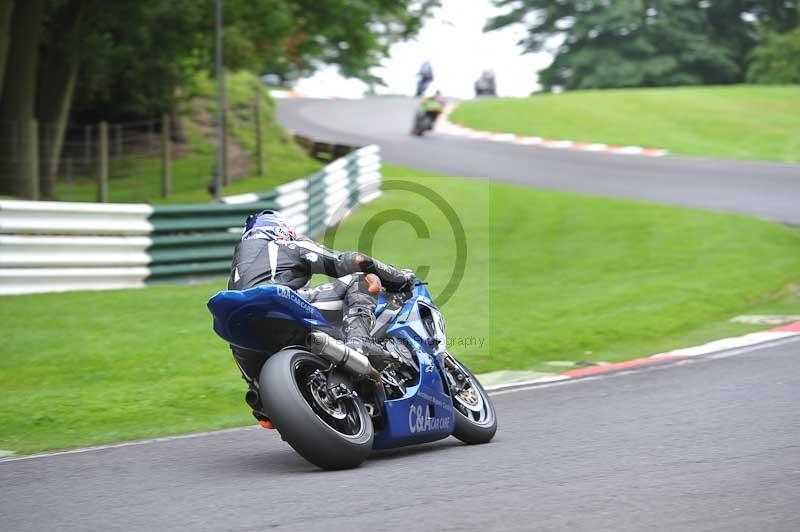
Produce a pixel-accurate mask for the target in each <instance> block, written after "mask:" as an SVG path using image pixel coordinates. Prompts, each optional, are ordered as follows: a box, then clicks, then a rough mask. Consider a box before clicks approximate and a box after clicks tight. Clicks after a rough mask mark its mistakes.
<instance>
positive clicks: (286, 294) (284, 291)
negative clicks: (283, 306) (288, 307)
mask: <svg viewBox="0 0 800 532" xmlns="http://www.w3.org/2000/svg"><path fill="white" fill-rule="evenodd" d="M276 289H277V292H278V297H283V298H285V299H288V300H289V301H291V302H292V303H294V304H295V305H297V306H298V307H300V308H302V309H303V310H304V311H306V312H308V313H313V312H314V311H313V309H314V307H313V306H311V305H310V304H309V303H308V302H307V301H305V300H304V299H302V298H301V297H300V296H298V295H297V294H295V293H294V291H293V290H292V289H291V288H289V287H288V286H281V285H276Z"/></svg>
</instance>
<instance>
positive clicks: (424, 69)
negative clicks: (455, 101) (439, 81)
mask: <svg viewBox="0 0 800 532" xmlns="http://www.w3.org/2000/svg"><path fill="white" fill-rule="evenodd" d="M432 81H433V67H432V66H431V62H430V61H425V62H424V63H422V66H420V67H419V72H417V98H419V97H420V96H422V95H423V94H425V90H426V89H427V88H428V86H429V85H430V84H431V82H432Z"/></svg>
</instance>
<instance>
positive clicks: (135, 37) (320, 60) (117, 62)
mask: <svg viewBox="0 0 800 532" xmlns="http://www.w3.org/2000/svg"><path fill="white" fill-rule="evenodd" d="M87 1H88V0H87ZM89 3H90V4H91V6H92V7H93V9H92V11H91V12H90V13H89V16H88V17H87V19H88V21H89V23H88V24H87V30H86V32H85V39H84V42H83V51H84V53H83V57H84V63H83V65H82V67H83V68H82V70H81V78H80V80H79V83H78V86H79V90H78V92H77V102H76V107H77V108H78V110H79V111H80V112H82V113H83V114H84V115H87V114H89V115H92V116H98V117H99V116H102V117H103V118H105V119H107V120H114V119H117V118H124V117H128V116H130V115H150V116H153V115H158V114H160V113H162V112H165V111H167V110H169V109H170V108H172V106H173V105H174V104H175V102H176V100H177V99H180V98H181V97H186V96H188V95H191V93H192V92H193V90H194V87H193V86H192V85H191V82H192V79H193V76H194V74H195V73H196V72H197V71H198V70H200V69H206V70H208V71H209V72H211V71H213V64H214V63H213V59H214V44H215V39H214V35H215V33H214V21H215V9H214V1H213V0H202V1H196V0H118V1H116V2H114V7H113V9H109V8H108V6H106V5H105V4H103V3H100V2H89ZM437 4H438V0H424V1H422V2H419V1H413V0H366V1H362V2H349V1H346V0H323V1H320V0H294V1H292V2H287V1H286V0H225V3H224V14H223V19H224V49H225V65H226V68H229V69H231V70H240V69H247V70H250V71H253V72H255V73H257V74H264V73H272V74H276V75H278V76H280V77H281V78H282V79H284V80H289V79H294V78H296V77H298V76H301V75H304V74H309V73H311V72H313V71H314V70H316V69H317V68H319V67H320V66H322V65H337V66H338V67H339V68H340V70H341V71H342V73H343V74H345V75H347V76H353V77H360V78H363V79H366V80H368V81H377V80H375V78H373V77H372V75H371V74H370V73H369V70H370V68H372V67H374V66H376V65H378V64H379V63H380V61H381V59H383V58H384V57H385V55H386V53H387V51H388V48H389V45H391V44H392V43H394V42H397V41H398V40H402V39H406V38H408V37H410V36H412V35H414V34H415V33H416V32H417V31H418V30H419V28H420V27H421V24H422V21H423V20H424V18H425V17H427V16H428V15H429V14H430V12H431V10H432V8H433V7H434V6H436V5H437ZM178 89H180V90H179V91H178ZM88 118H89V117H88V116H87V119H88Z"/></svg>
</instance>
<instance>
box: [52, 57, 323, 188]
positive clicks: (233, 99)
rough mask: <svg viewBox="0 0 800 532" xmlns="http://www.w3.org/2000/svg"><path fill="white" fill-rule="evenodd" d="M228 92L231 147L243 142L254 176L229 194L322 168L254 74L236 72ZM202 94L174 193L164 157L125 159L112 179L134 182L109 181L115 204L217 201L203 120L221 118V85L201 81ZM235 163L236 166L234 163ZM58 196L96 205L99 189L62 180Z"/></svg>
mask: <svg viewBox="0 0 800 532" xmlns="http://www.w3.org/2000/svg"><path fill="white" fill-rule="evenodd" d="M226 80H227V88H228V106H229V108H230V112H229V113H228V128H229V134H230V139H231V140H230V142H234V143H237V144H238V145H239V146H240V147H241V148H242V149H243V150H244V151H246V152H247V153H250V154H251V155H252V159H251V164H250V170H249V172H250V175H248V176H246V177H244V178H241V179H237V180H236V181H234V182H233V183H231V184H230V185H228V186H226V187H225V191H224V193H225V194H238V193H242V192H253V191H260V190H267V189H269V188H272V187H274V186H276V185H279V184H281V183H285V182H287V181H291V180H293V179H298V178H301V177H305V176H307V175H309V174H311V173H313V172H315V171H316V170H318V169H319V168H320V167H321V166H322V165H321V164H320V163H319V162H317V161H315V160H313V159H312V158H310V157H309V156H308V155H307V154H306V153H305V151H303V149H302V148H301V147H300V146H299V145H297V144H296V143H295V142H294V140H293V139H292V138H291V136H290V135H288V134H287V133H286V131H284V130H283V128H281V126H280V125H279V124H278V122H277V120H276V118H275V103H274V101H273V100H272V99H271V98H270V96H269V91H268V89H267V87H265V86H264V85H263V84H261V83H260V81H259V80H258V78H257V77H256V76H254V75H252V74H250V73H248V72H238V73H230V74H228V76H227V78H226ZM196 81H197V86H198V92H199V95H198V96H197V97H196V98H195V99H193V101H192V102H191V103H190V105H189V106H188V107H187V110H186V113H185V119H184V128H185V132H186V136H187V143H186V145H184V146H180V147H179V146H176V145H174V146H175V152H176V154H177V155H175V156H173V160H172V163H171V165H170V174H171V194H170V195H169V197H167V198H162V197H161V161H160V159H158V158H149V159H148V158H141V157H132V158H122V159H121V160H117V161H114V160H112V161H111V175H112V176H113V175H127V176H128V177H118V178H112V179H111V180H110V181H109V186H108V194H109V201H110V202H119V203H140V202H145V203H187V202H191V203H194V202H206V201H209V200H211V199H212V196H211V194H210V193H209V190H208V186H209V183H210V182H211V176H212V173H213V168H214V161H215V154H216V151H215V150H216V148H215V146H214V145H213V144H212V143H211V142H209V140H208V139H207V138H206V137H205V136H204V134H203V132H202V130H201V127H200V126H199V124H198V119H199V118H200V117H205V118H208V117H213V116H215V113H216V104H215V101H214V98H213V95H214V94H215V92H214V91H215V87H216V85H215V82H214V81H213V80H210V79H208V78H207V77H199V78H198V79H197V80H196ZM256 90H259V91H260V92H261V98H262V108H261V119H262V125H263V133H264V139H263V150H264V160H265V175H264V176H258V175H256V171H257V167H256V162H255V152H256V142H257V139H256V134H255V117H254V114H253V101H254V97H255V91H256ZM231 164H233V163H231ZM56 196H57V198H58V199H59V200H62V201H95V200H96V198H97V184H96V182H95V181H94V180H91V179H82V180H75V181H74V182H73V183H71V184H67V183H66V182H64V181H59V182H58V184H57V188H56Z"/></svg>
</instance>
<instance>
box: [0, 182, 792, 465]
mask: <svg viewBox="0 0 800 532" xmlns="http://www.w3.org/2000/svg"><path fill="white" fill-rule="evenodd" d="M385 175H386V179H387V183H386V184H387V188H390V189H393V190H391V191H389V192H387V193H386V194H385V195H384V196H383V197H382V198H381V199H379V200H378V201H376V202H374V203H372V204H369V205H367V206H364V207H362V208H361V209H359V210H358V211H357V212H355V213H354V214H353V215H352V216H350V217H349V218H348V219H347V220H346V221H345V222H344V223H343V224H342V226H341V227H340V228H339V230H337V231H336V232H335V234H332V233H329V234H328V235H327V238H328V241H329V242H331V243H332V244H333V245H334V246H336V247H337V248H339V249H353V248H360V249H362V250H363V251H365V252H371V253H373V254H374V255H376V256H378V257H381V258H383V259H385V260H387V261H390V262H393V263H394V264H396V265H398V266H407V267H412V268H416V269H417V270H418V271H423V270H424V268H425V267H426V266H428V267H429V272H428V273H427V274H425V278H426V279H427V280H428V281H429V282H430V287H431V290H432V292H433V293H434V294H437V293H441V291H442V288H443V287H444V286H445V285H446V284H447V282H448V280H449V279H450V278H451V273H452V271H453V270H454V267H455V262H456V261H455V258H454V257H456V256H457V249H458V247H459V245H462V244H465V245H466V261H465V265H464V267H465V270H464V276H463V278H462V280H461V282H460V284H459V286H458V288H457V290H455V292H454V293H453V296H452V298H451V299H450V300H449V301H448V302H447V303H446V305H444V309H443V310H444V313H445V315H446V317H447V321H448V335H449V337H450V340H451V342H453V343H452V345H451V348H452V351H453V352H454V353H456V354H457V355H458V356H459V357H461V358H463V360H464V361H465V362H466V363H467V364H468V365H469V366H470V367H471V368H472V369H473V370H475V371H477V372H484V371H491V370H497V369H539V370H545V371H552V370H553V368H552V367H548V366H546V365H545V364H544V363H545V362H546V361H548V360H608V361H613V360H622V359H626V358H632V357H636V356H642V355H645V354H649V353H652V352H658V351H663V350H665V349H670V348H677V347H683V346H687V345H692V344H695V343H698V342H702V341H707V340H711V339H713V338H715V337H718V335H723V336H724V335H728V334H738V333H745V332H749V331H752V330H756V329H757V327H750V326H747V325H741V324H731V323H728V322H727V320H728V319H729V318H730V317H732V316H734V315H738V314H745V313H769V312H770V311H771V310H775V311H778V312H781V313H800V294H798V291H796V290H795V291H792V290H784V291H781V289H782V288H785V287H787V286H789V285H792V284H794V285H797V284H800V234H798V232H797V231H796V230H791V229H788V228H786V227H783V226H779V225H776V224H771V223H767V222H763V221H759V220H755V219H750V218H746V217H742V216H736V215H727V214H719V213H711V212H704V211H699V210H691V209H684V208H676V207H666V206H658V205H654V204H649V203H642V202H635V201H627V200H612V199H605V198H593V197H586V196H580V195H576V194H567V193H560V192H550V191H539V190H533V189H527V188H519V187H513V186H508V185H501V184H492V183H487V182H481V181H472V180H461V179H454V178H443V177H438V176H434V175H431V174H423V173H420V172H415V171H412V170H408V169H403V168H396V167H388V168H387V169H386V172H385ZM403 183H405V188H406V189H409V188H410V189H411V191H408V190H401V188H403V186H404V185H403ZM409 184H410V185H409ZM437 196H440V197H441V198H443V199H445V200H446V203H447V205H449V206H450V207H452V209H453V211H454V212H455V214H456V215H457V217H458V219H459V220H460V223H461V224H463V228H464V234H465V237H466V238H465V239H464V241H463V242H462V243H461V244H459V243H458V241H457V239H455V238H454V237H453V231H452V229H451V224H450V221H449V220H448V219H447V217H446V216H444V215H443V214H442V212H441V210H440V208H439V207H437V206H436V205H435V203H434V202H432V199H433V200H435V198H436V197H437ZM403 213H405V214H403ZM414 215H417V216H419V219H420V220H423V221H424V222H425V223H426V224H427V231H426V230H424V229H420V228H417V229H419V232H418V231H417V229H415V228H412V226H410V225H409V224H408V223H407V220H408V219H409V217H413V216H414ZM223 286H224V281H223V280H219V281H216V282H211V283H205V284H199V285H189V286H158V287H152V288H147V289H143V290H119V291H108V292H73V293H65V294H41V295H28V296H9V297H2V298H0V320H2V323H3V324H4V332H5V334H4V335H3V340H2V343H0V346H1V347H0V350H2V356H1V357H0V449H6V450H12V451H15V452H18V453H27V452H34V451H39V450H43V449H53V448H62V447H70V446H79V445H88V444H95V443H103V442H111V441H119V440H126V439H133V438H145V437H152V436H156V435H165V434H176V433H184V432H189V431H196V430H207V429H215V428H224V427H231V426H238V425H243V424H246V423H249V422H251V421H252V418H251V417H250V415H249V412H248V409H247V408H246V406H245V404H244V402H243V400H242V396H243V393H244V387H243V385H242V383H241V381H240V379H239V376H238V372H237V370H236V368H235V366H234V364H233V361H232V359H231V358H230V355H229V353H228V351H227V347H226V345H225V344H224V343H223V342H222V341H221V340H220V339H218V338H216V337H215V336H214V333H213V332H212V330H211V324H210V316H209V315H208V312H207V310H206V309H205V302H206V300H207V299H208V297H209V296H210V295H212V294H213V293H214V292H215V291H216V290H218V289H220V288H222V287H223Z"/></svg>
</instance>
